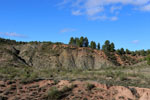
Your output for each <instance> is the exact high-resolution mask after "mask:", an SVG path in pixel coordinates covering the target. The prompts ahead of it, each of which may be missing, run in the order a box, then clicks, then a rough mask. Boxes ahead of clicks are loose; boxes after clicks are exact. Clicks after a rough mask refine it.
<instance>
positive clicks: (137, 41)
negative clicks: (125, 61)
mask: <svg viewBox="0 0 150 100" xmlns="http://www.w3.org/2000/svg"><path fill="white" fill-rule="evenodd" d="M139 42H140V41H139V40H133V41H132V43H133V44H138V43H139Z"/></svg>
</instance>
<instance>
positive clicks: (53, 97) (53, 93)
mask: <svg viewBox="0 0 150 100" xmlns="http://www.w3.org/2000/svg"><path fill="white" fill-rule="evenodd" d="M61 95H62V92H61V91H60V90H58V89H57V88H56V87H52V88H51V89H50V90H49V91H48V96H47V100H59V98H60V97H61Z"/></svg>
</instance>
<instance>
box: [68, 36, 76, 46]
mask: <svg viewBox="0 0 150 100" xmlns="http://www.w3.org/2000/svg"><path fill="white" fill-rule="evenodd" d="M69 44H70V45H73V44H75V41H74V38H73V37H71V38H70V42H69Z"/></svg>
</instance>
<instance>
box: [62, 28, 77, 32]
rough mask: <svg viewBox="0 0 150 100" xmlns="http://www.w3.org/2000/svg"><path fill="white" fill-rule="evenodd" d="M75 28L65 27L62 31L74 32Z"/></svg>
mask: <svg viewBox="0 0 150 100" xmlns="http://www.w3.org/2000/svg"><path fill="white" fill-rule="evenodd" d="M74 31H75V29H72V28H64V29H62V30H60V33H67V32H74Z"/></svg>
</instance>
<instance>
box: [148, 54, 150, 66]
mask: <svg viewBox="0 0 150 100" xmlns="http://www.w3.org/2000/svg"><path fill="white" fill-rule="evenodd" d="M147 64H148V65H150V55H148V56H147Z"/></svg>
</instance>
